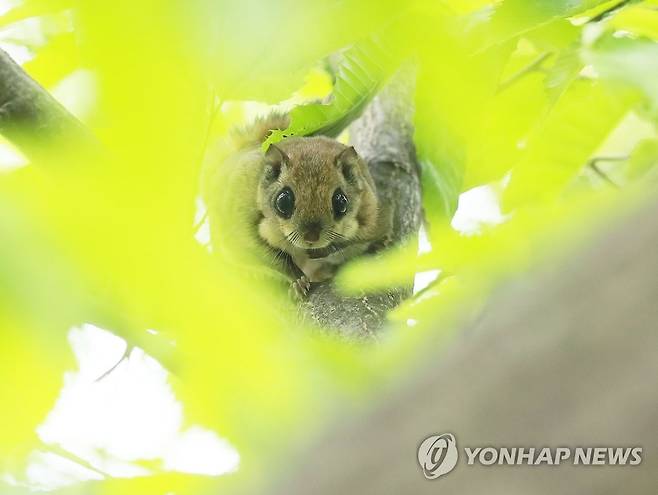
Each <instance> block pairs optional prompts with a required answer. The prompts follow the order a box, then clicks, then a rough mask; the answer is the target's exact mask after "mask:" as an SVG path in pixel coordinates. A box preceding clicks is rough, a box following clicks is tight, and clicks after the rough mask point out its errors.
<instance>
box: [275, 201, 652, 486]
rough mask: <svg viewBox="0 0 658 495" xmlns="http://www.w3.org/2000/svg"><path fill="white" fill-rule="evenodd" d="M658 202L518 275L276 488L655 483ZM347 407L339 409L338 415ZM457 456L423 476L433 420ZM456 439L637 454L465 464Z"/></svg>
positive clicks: (433, 345) (465, 442) (431, 346)
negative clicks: (637, 450) (543, 266)
mask: <svg viewBox="0 0 658 495" xmlns="http://www.w3.org/2000/svg"><path fill="white" fill-rule="evenodd" d="M656 245H658V204H655V203H654V204H651V205H648V206H647V205H645V207H644V209H643V211H640V212H636V214H635V215H634V216H632V217H631V218H630V220H628V219H623V220H622V221H619V222H618V224H617V225H616V226H615V227H614V228H612V227H611V230H610V231H609V232H607V233H606V234H605V235H602V236H601V237H599V238H598V239H597V240H596V241H595V242H592V243H591V245H589V247H588V248H586V249H584V250H583V251H582V252H580V253H579V254H576V255H573V256H572V257H571V258H570V259H569V260H567V261H564V262H561V263H559V264H557V263H556V264H554V265H553V266H551V267H550V268H551V272H552V273H550V274H547V273H546V272H544V273H543V274H535V276H534V277H530V278H526V279H524V280H523V281H518V282H517V283H516V284H514V285H513V286H511V287H509V288H508V290H507V291H506V292H504V293H502V295H500V296H499V297H498V298H497V299H496V300H495V301H494V302H493V303H492V304H491V307H490V309H489V311H488V312H487V313H486V314H485V315H484V317H483V318H482V319H481V320H480V321H481V323H480V324H479V325H478V326H477V327H476V328H470V329H469V330H470V331H468V332H462V333H460V334H459V335H460V336H459V338H458V339H457V340H456V341H454V342H453V343H452V344H451V345H450V346H448V347H447V348H446V347H445V345H442V344H440V343H438V342H431V341H428V342H427V343H426V347H425V348H426V350H427V355H426V356H425V359H424V365H423V366H422V367H420V372H417V373H415V374H414V376H413V377H411V378H409V379H408V380H407V381H406V382H405V383H404V384H403V385H401V386H400V387H398V389H397V391H396V392H394V393H392V394H390V395H389V397H388V398H387V399H386V400H385V401H384V403H383V404H380V405H379V406H378V407H376V408H374V409H372V410H370V411H369V412H367V413H365V414H363V413H362V414H360V415H359V416H358V417H356V418H355V419H353V420H351V421H345V422H344V423H343V424H339V425H336V427H335V428H334V429H333V431H332V432H330V433H329V434H327V435H326V436H325V438H324V439H323V440H321V441H319V442H317V443H316V444H315V445H313V446H312V448H309V450H308V452H306V453H305V454H306V455H305V456H303V457H302V459H303V460H302V461H301V462H300V463H299V464H298V465H297V466H296V467H295V469H294V473H293V474H292V475H291V478H290V479H289V481H288V483H287V484H286V485H285V487H283V488H282V489H281V490H280V491H276V490H275V491H273V493H282V494H283V493H285V494H286V495H294V494H302V493H304V494H306V493H313V494H314V495H323V494H336V493H345V494H357V493H358V494H364V495H366V494H377V495H381V494H388V493H390V494H400V493H413V494H419V495H420V494H425V493H427V494H435V493H464V494H477V493H483V494H484V493H486V494H488V495H493V494H501V495H502V494H505V495H513V494H519V495H521V494H528V493H532V494H544V493H545V494H553V493H560V494H578V495H583V494H592V495H595V494H596V495H600V494H617V493H628V494H645V493H646V494H648V493H655V490H656V487H658V394H657V392H656V391H657V390H658V359H657V358H656V351H657V350H658V331H657V330H658V324H657V323H656V322H657V321H658V304H656V301H657V300H658V254H657V253H656ZM345 415H346V414H343V417H345ZM443 432H451V433H453V434H455V436H456V438H457V445H458V447H459V449H460V460H459V463H458V464H457V467H456V469H455V470H454V471H453V472H451V473H449V474H447V475H445V476H443V477H441V478H439V479H438V480H434V481H428V480H426V479H425V478H424V477H423V475H422V473H421V470H420V468H419V465H418V463H417V460H416V451H417V448H418V446H419V444H420V442H421V441H422V440H423V439H424V438H426V437H427V436H429V435H431V434H435V433H443ZM465 446H469V447H477V446H483V447H486V446H499V447H500V446H506V447H514V446H519V447H537V448H541V447H546V446H548V447H578V446H582V447H586V446H592V447H607V446H612V447H617V446H623V447H630V446H640V447H642V448H643V449H644V452H643V461H642V463H641V464H640V465H639V466H634V467H631V466H573V465H560V466H546V465H544V466H496V465H493V466H478V465H474V466H467V465H466V459H465V456H464V455H463V450H462V448H463V447H465Z"/></svg>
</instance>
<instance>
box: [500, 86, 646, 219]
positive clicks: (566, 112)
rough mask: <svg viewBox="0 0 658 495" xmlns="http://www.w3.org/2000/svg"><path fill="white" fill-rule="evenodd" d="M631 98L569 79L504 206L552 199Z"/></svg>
mask: <svg viewBox="0 0 658 495" xmlns="http://www.w3.org/2000/svg"><path fill="white" fill-rule="evenodd" d="M636 101H637V98H635V97H633V96H632V95H629V94H625V93H623V92H618V93H616V94H612V93H611V92H610V91H609V89H608V88H605V87H603V85H601V84H599V83H596V82H592V81H578V82H577V83H574V84H573V85H572V86H571V87H570V88H569V90H568V91H567V93H565V95H564V96H563V97H562V98H561V99H560V100H559V102H558V103H557V104H556V105H555V107H554V108H553V109H552V111H551V113H550V114H549V115H548V117H547V118H546V120H545V121H544V123H543V125H542V126H540V127H538V128H537V129H536V130H535V133H534V135H533V136H532V138H531V139H530V140H529V143H528V147H527V149H526V153H525V154H524V156H523V158H522V159H521V161H520V162H519V164H518V165H517V166H516V167H515V168H514V169H513V171H512V180H511V182H510V186H509V187H508V189H507V190H506V191H505V196H504V199H505V204H506V206H507V207H508V208H510V207H516V206H519V205H521V204H523V203H527V202H535V201H539V200H550V199H551V198H553V197H555V195H556V194H558V193H559V192H561V191H562V190H563V188H564V186H565V185H566V184H567V183H568V182H569V181H570V180H571V179H572V178H573V177H574V176H575V175H576V173H577V172H578V171H580V169H581V168H582V167H583V166H584V165H585V164H586V162H587V160H588V159H589V158H590V157H591V156H592V154H594V153H595V152H596V150H597V149H598V148H599V147H600V146H601V144H602V143H603V141H604V140H605V139H606V137H607V136H608V135H609V134H610V132H611V131H612V130H613V129H614V128H615V127H616V126H617V125H618V124H619V122H620V121H621V119H622V118H623V117H624V115H625V114H626V113H627V112H628V111H629V109H630V108H631V107H632V105H633V104H635V102H636Z"/></svg>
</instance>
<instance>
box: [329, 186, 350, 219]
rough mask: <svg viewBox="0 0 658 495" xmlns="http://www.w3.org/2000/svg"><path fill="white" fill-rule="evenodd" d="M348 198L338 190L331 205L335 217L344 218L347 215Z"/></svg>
mask: <svg viewBox="0 0 658 495" xmlns="http://www.w3.org/2000/svg"><path fill="white" fill-rule="evenodd" d="M347 202H348V201H347V196H345V194H344V193H343V191H341V190H340V189H336V192H335V193H334V197H333V198H331V205H332V207H333V209H334V215H336V216H337V217H342V216H343V215H345V213H347Z"/></svg>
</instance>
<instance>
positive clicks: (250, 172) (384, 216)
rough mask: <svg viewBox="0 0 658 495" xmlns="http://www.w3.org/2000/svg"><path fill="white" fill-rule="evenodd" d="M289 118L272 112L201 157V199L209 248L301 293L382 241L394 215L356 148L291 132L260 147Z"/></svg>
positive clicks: (320, 137) (300, 294) (301, 295)
mask: <svg viewBox="0 0 658 495" xmlns="http://www.w3.org/2000/svg"><path fill="white" fill-rule="evenodd" d="M288 124H289V118H288V116H287V115H283V114H276V113H274V114H271V115H269V116H268V117H265V118H261V119H257V120H256V121H255V122H254V123H253V124H251V125H250V126H248V127H247V128H245V129H243V130H241V131H239V132H236V133H234V134H233V135H232V136H231V138H230V140H229V142H228V143H227V142H225V143H223V145H221V146H220V147H219V148H218V150H215V153H214V154H211V155H210V156H209V157H208V158H207V159H206V165H205V167H204V179H203V183H204V199H205V203H206V206H207V209H208V218H209V221H210V230H211V239H212V245H213V249H217V250H219V251H221V252H223V253H228V254H229V256H230V257H231V258H233V259H239V260H240V261H241V262H242V264H248V265H253V264H261V265H262V264H263V263H265V265H266V266H268V267H270V268H274V269H275V270H276V271H277V272H279V273H283V274H284V275H285V276H287V277H289V278H290V279H291V292H292V294H293V295H294V296H295V297H297V298H304V297H306V296H307V294H308V292H309V290H310V289H311V284H312V283H315V282H323V281H326V280H329V279H331V278H332V277H333V276H334V274H335V273H336V271H337V269H338V268H339V267H340V266H341V265H342V264H344V263H345V262H346V261H348V260H350V259H352V258H354V257H355V256H358V255H361V254H364V253H366V252H374V251H376V250H378V249H380V248H381V247H383V246H386V245H387V244H388V242H389V234H390V231H391V223H392V221H391V214H390V211H389V210H388V209H387V208H385V207H384V206H383V205H382V204H381V203H380V201H379V198H378V196H377V191H376V187H375V183H374V181H373V179H372V176H371V175H370V170H369V169H368V165H367V163H366V162H365V161H364V160H363V159H362V158H360V157H359V155H358V154H357V152H356V150H355V149H354V148H353V147H351V146H346V145H344V144H342V143H340V142H338V141H336V140H334V139H331V138H328V137H324V136H313V137H289V138H287V139H284V140H283V141H280V142H278V143H276V144H271V145H270V146H269V147H268V149H267V151H265V152H264V151H263V150H262V143H263V142H264V141H265V139H266V138H267V136H268V135H269V133H270V132H271V130H273V129H285V128H287V127H288Z"/></svg>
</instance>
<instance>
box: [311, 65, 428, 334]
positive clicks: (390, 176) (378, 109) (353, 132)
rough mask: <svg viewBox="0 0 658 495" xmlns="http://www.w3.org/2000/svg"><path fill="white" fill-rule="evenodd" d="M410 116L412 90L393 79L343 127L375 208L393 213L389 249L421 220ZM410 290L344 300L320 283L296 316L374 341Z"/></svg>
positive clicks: (404, 78)
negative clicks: (373, 192)
mask: <svg viewBox="0 0 658 495" xmlns="http://www.w3.org/2000/svg"><path fill="white" fill-rule="evenodd" d="M413 113H414V111H413V84H412V83H411V81H410V78H409V75H408V74H403V73H399V74H397V75H396V76H395V77H394V78H393V79H392V81H391V82H390V83H389V84H388V85H387V86H386V87H384V89H383V90H382V91H381V93H380V94H379V95H378V96H377V97H375V98H374V99H373V101H372V102H371V103H370V105H369V106H368V107H367V108H366V109H365V111H364V113H363V115H361V117H360V118H359V119H358V120H356V121H354V122H353V123H352V125H351V126H350V127H349V134H350V139H351V144H352V145H353V146H354V148H355V149H356V150H357V152H358V153H359V155H360V156H361V157H362V158H363V159H365V160H366V161H367V163H368V166H369V167H370V172H371V174H372V176H373V179H374V180H375V184H376V186H377V194H378V196H379V200H380V202H382V203H383V204H386V205H390V206H391V207H392V209H393V233H392V234H393V235H392V238H391V240H392V244H397V243H399V242H401V241H403V240H405V239H407V238H408V237H410V236H412V235H414V234H416V233H417V232H418V228H419V227H420V222H421V218H422V217H421V197H420V180H419V173H418V170H419V169H418V165H417V163H416V152H415V148H414V142H413ZM412 288H413V280H409V284H408V286H406V287H400V288H395V289H390V290H387V291H385V292H380V293H376V294H368V295H364V296H361V297H344V296H341V295H339V294H337V293H336V291H335V289H334V286H333V284H332V282H326V283H322V284H318V285H317V286H314V287H313V290H312V291H311V293H310V294H309V298H308V300H307V301H305V302H303V303H301V304H300V314H301V316H302V318H306V319H310V320H311V321H312V322H314V323H316V324H317V325H320V326H321V327H323V328H326V329H328V331H334V332H338V333H340V334H341V335H343V336H346V337H349V338H351V339H358V340H361V339H376V334H377V332H378V331H379V330H380V329H381V327H382V326H383V324H384V322H385V320H386V313H387V312H388V311H389V310H391V309H392V308H394V307H395V306H397V305H398V304H400V302H402V301H403V300H404V299H405V298H407V297H409V296H410V295H411V291H412Z"/></svg>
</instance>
